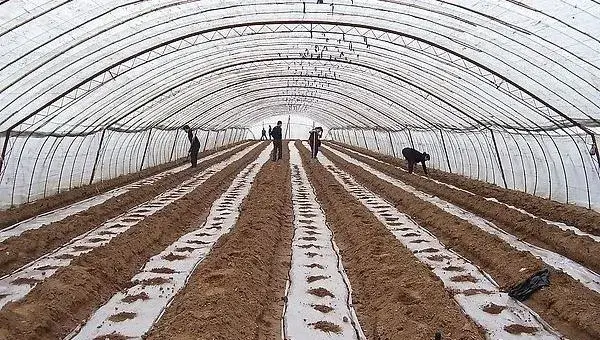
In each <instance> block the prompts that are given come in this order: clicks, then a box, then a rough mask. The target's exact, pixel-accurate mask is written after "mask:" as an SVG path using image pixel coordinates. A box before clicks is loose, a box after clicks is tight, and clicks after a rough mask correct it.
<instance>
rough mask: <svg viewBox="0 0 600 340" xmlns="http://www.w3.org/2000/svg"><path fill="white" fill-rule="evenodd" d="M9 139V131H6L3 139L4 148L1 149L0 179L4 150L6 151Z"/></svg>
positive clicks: (4, 155)
mask: <svg viewBox="0 0 600 340" xmlns="http://www.w3.org/2000/svg"><path fill="white" fill-rule="evenodd" d="M9 138H10V129H9V130H6V138H5V139H4V146H3V147H2V157H0V177H1V175H2V168H3V167H4V161H6V159H5V157H6V149H8V140H9Z"/></svg>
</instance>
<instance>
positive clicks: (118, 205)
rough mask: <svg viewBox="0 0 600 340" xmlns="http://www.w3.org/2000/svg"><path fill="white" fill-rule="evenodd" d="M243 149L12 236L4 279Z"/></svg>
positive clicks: (1, 264)
mask: <svg viewBox="0 0 600 340" xmlns="http://www.w3.org/2000/svg"><path fill="white" fill-rule="evenodd" d="M243 148H244V147H243V146H240V147H234V148H233V149H232V150H231V151H229V152H226V153H224V154H223V155H220V156H218V157H215V158H213V159H210V160H208V161H205V162H202V163H200V164H198V167H197V168H190V169H186V170H183V171H181V172H179V173H176V174H172V175H170V176H166V177H165V178H162V179H160V180H158V181H156V182H155V183H153V184H152V185H148V186H143V187H140V188H137V189H133V190H131V191H130V192H128V193H126V194H124V195H121V196H118V197H114V198H111V199H109V200H107V201H106V202H104V203H102V204H99V205H97V206H95V207H92V208H90V209H88V210H86V211H83V212H81V213H78V214H75V215H73V216H69V217H67V218H65V219H64V220H61V221H58V222H55V223H51V224H49V225H46V226H44V227H42V228H40V229H35V230H29V231H26V232H24V233H23V234H21V235H19V236H18V237H11V238H9V239H7V240H5V241H4V242H1V243H0V276H3V275H5V274H8V273H10V272H12V271H13V270H15V269H17V268H19V267H21V266H23V265H24V264H26V263H28V262H30V261H32V260H34V259H36V258H38V257H39V256H41V255H43V254H45V253H48V252H50V251H52V250H53V249H56V248H57V247H58V246H60V245H62V244H64V243H66V242H68V241H69V240H71V239H73V238H74V237H76V236H78V235H81V234H82V233H84V232H86V231H89V230H91V229H93V228H95V227H97V226H98V225H100V224H102V223H103V222H104V221H106V220H109V219H111V218H113V217H116V216H118V215H120V214H122V213H124V212H126V211H128V210H129V209H131V208H133V207H135V206H137V205H139V204H141V203H143V202H145V201H147V200H150V199H152V198H153V197H155V196H157V195H159V194H160V193H162V192H164V191H166V190H169V189H172V188H174V187H176V186H177V185H179V184H181V182H183V181H184V180H186V179H188V178H190V177H191V176H193V175H194V174H197V173H198V172H200V171H202V170H204V169H206V168H208V167H210V166H211V165H213V164H216V163H219V162H221V161H223V160H225V159H227V158H229V157H230V156H231V155H233V154H235V153H236V152H238V151H240V150H241V149H243Z"/></svg>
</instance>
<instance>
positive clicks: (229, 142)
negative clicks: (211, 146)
mask: <svg viewBox="0 0 600 340" xmlns="http://www.w3.org/2000/svg"><path fill="white" fill-rule="evenodd" d="M231 137H233V129H231V130H229V138H227V145H229V144H231Z"/></svg>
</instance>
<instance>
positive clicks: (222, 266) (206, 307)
mask: <svg viewBox="0 0 600 340" xmlns="http://www.w3.org/2000/svg"><path fill="white" fill-rule="evenodd" d="M283 151H284V158H283V159H282V160H280V161H278V162H270V161H269V162H268V163H267V164H266V165H265V166H264V167H263V168H262V169H261V171H260V172H259V173H258V175H257V177H256V179H255V181H254V184H253V186H252V189H251V191H250V193H249V195H248V197H247V198H246V200H245V201H244V203H243V204H242V206H241V211H242V213H241V215H240V217H239V220H238V221H237V223H236V225H235V227H234V229H233V230H232V231H231V232H230V233H229V234H228V235H224V236H222V237H221V239H220V240H219V241H218V242H217V244H216V245H215V246H214V247H213V249H212V251H211V254H210V256H209V257H207V258H206V259H205V260H204V261H203V262H201V263H200V265H198V267H197V268H196V270H195V271H194V273H193V275H192V277H191V278H190V280H189V281H188V284H187V286H186V288H184V289H183V290H182V291H181V292H180V293H179V294H178V296H177V297H176V298H175V300H174V302H173V304H172V305H171V306H170V307H169V308H167V310H166V312H165V314H164V315H163V317H162V318H161V319H160V320H159V322H158V323H157V324H156V325H155V327H154V328H153V330H152V331H151V332H150V334H149V336H148V337H147V338H148V339H258V340H267V339H269V340H270V339H280V338H281V334H280V329H281V313H282V310H283V301H282V298H283V296H284V289H285V282H286V279H287V271H288V269H289V266H290V256H291V241H292V236H293V228H292V219H293V212H292V201H291V195H290V193H291V180H290V167H289V152H288V150H287V144H285V143H284V150H283Z"/></svg>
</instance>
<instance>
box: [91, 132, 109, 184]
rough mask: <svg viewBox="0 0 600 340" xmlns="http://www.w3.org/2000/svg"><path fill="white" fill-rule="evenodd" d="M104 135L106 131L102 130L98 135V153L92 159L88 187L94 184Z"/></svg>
mask: <svg viewBox="0 0 600 340" xmlns="http://www.w3.org/2000/svg"><path fill="white" fill-rule="evenodd" d="M105 133H106V129H104V130H102V135H100V143H98V151H96V158H95V159H94V166H93V167H92V175H91V176H90V185H91V184H92V182H94V175H95V174H96V166H97V164H98V159H99V158H100V150H102V142H103V141H104V134H105Z"/></svg>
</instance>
